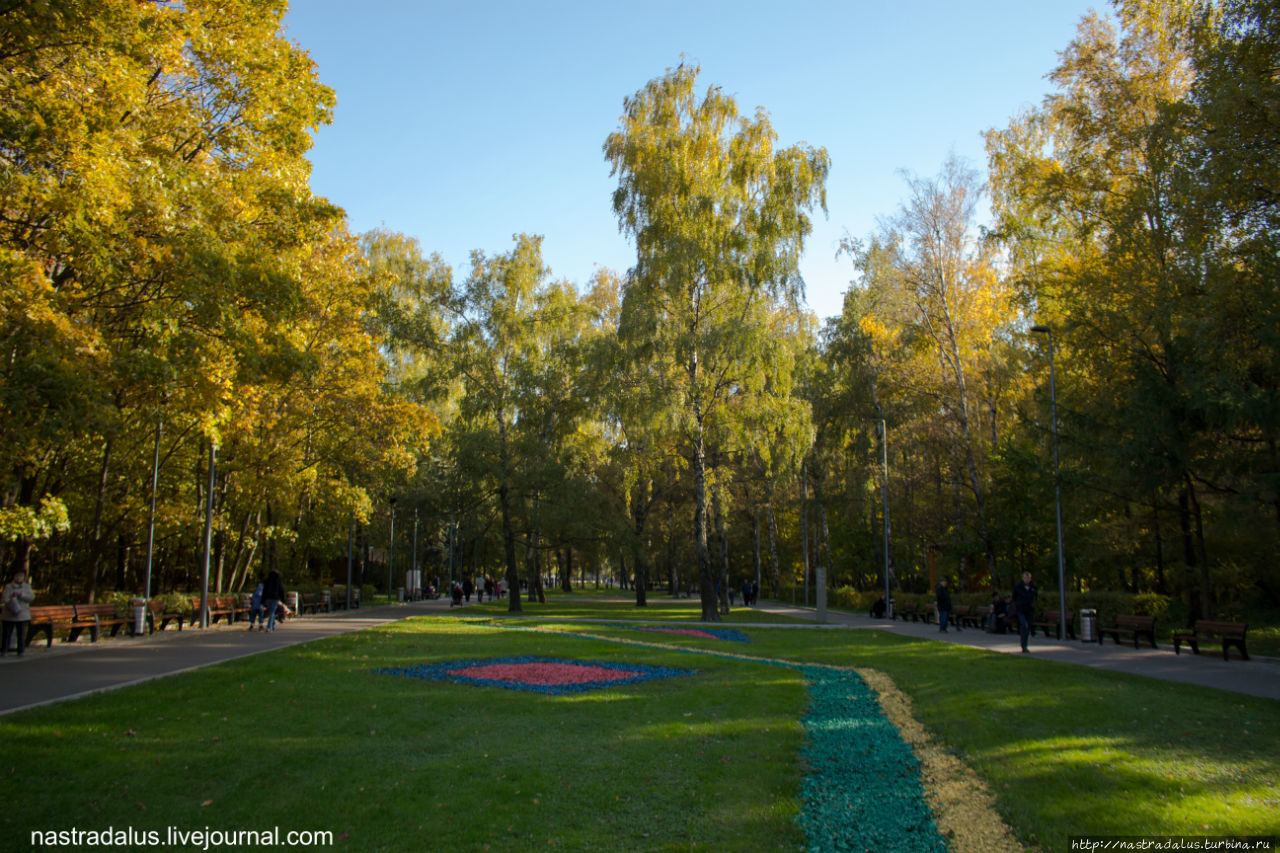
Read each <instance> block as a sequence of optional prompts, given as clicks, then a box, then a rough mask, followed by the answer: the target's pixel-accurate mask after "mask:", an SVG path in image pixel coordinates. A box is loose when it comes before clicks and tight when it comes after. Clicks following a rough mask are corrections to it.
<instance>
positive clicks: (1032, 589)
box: [1013, 572, 1040, 652]
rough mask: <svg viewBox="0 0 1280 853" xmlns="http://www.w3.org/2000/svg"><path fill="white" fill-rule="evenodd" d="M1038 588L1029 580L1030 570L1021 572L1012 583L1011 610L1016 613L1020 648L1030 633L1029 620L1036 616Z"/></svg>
mask: <svg viewBox="0 0 1280 853" xmlns="http://www.w3.org/2000/svg"><path fill="white" fill-rule="evenodd" d="M1039 594H1040V590H1039V589H1037V588H1036V585H1035V584H1034V583H1032V582H1031V572H1023V573H1022V580H1021V581H1019V582H1018V583H1016V584H1014V585H1013V610H1014V612H1015V613H1017V614H1018V636H1019V637H1021V638H1022V650H1023V651H1024V652H1029V651H1031V650H1030V649H1028V648H1027V637H1028V636H1030V634H1031V620H1033V619H1035V618H1036V596H1038V595H1039Z"/></svg>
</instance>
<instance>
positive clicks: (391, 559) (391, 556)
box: [387, 498, 396, 604]
mask: <svg viewBox="0 0 1280 853" xmlns="http://www.w3.org/2000/svg"><path fill="white" fill-rule="evenodd" d="M388 538H389V540H390V541H388V543H387V603H388V604H390V603H391V572H392V568H391V567H392V566H394V565H395V563H396V499H395V498H392V499H391V535H390V537H388Z"/></svg>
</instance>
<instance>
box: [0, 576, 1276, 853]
mask: <svg viewBox="0 0 1280 853" xmlns="http://www.w3.org/2000/svg"><path fill="white" fill-rule="evenodd" d="M505 608H506V603H505V602H496V603H494V604H492V605H490V604H488V603H486V604H485V605H483V606H482V607H477V606H474V605H473V606H471V607H469V608H467V610H466V611H460V612H458V613H457V614H456V615H453V616H432V617H425V618H421V619H414V620H410V621H407V622H402V623H397V624H394V625H392V626H388V627H386V628H383V629H378V630H371V631H364V632H360V633H358V634H349V635H345V636H341V637H336V638H333V639H330V640H325V641H321V642H316V643H311V644H308V645H305V646H299V647H294V648H291V649H286V650H282V651H279V652H273V653H269V654H264V655H259V656H256V657H253V658H249V659H244V660H240V661H233V662H230V663H227V664H223V665H220V666H216V667H210V668H207V669H203V670H199V671H195V672H191V673H185V674H182V675H177V676H173V677H170V678H166V679H163V680H161V681H156V682H151V683H147V684H142V685H138V686H135V687H131V688H125V689H122V690H118V691H113V692H111V693H107V694H102V695H98V696H92V697H88V698H86V699H82V700H78V701H75V702H68V703H63V704H59V705H54V706H50V707H47V708H41V709H34V710H31V711H27V712H22V713H18V714H13V715H9V716H6V717H3V718H0V768H2V769H3V770H4V772H6V773H7V774H8V775H9V777H10V779H18V780H21V783H20V785H18V784H15V785H14V791H15V793H16V794H18V795H19V796H18V797H17V799H16V801H15V800H13V799H12V798H11V802H16V803H17V805H19V808H14V809H7V810H5V811H4V812H3V813H2V814H3V816H0V839H7V840H6V841H0V847H6V848H14V845H15V844H16V846H17V847H18V848H22V847H26V846H27V839H28V836H29V832H30V830H32V829H38V830H52V829H68V828H71V827H78V828H82V829H104V828H106V827H108V826H114V827H116V828H120V827H133V828H135V829H139V830H141V829H148V828H157V829H160V830H161V831H162V832H163V830H164V828H166V827H168V826H175V827H178V828H181V829H185V830H190V829H200V828H203V827H206V826H208V827H211V828H214V829H254V828H260V827H262V826H263V825H264V823H265V824H266V826H267V827H268V828H269V827H271V826H279V827H280V828H281V830H282V831H287V830H290V829H293V830H304V829H319V830H329V831H332V832H333V833H334V836H335V844H334V849H338V850H345V849H350V850H417V849H425V847H430V848H431V849H441V850H484V849H494V850H528V849H535V848H536V849H549V850H597V849H609V850H691V849H712V850H795V849H800V848H801V847H802V846H803V843H804V839H803V837H802V835H801V833H800V830H799V828H798V824H797V821H796V815H797V814H798V812H799V809H800V803H799V800H798V796H799V791H800V785H801V780H802V778H803V773H804V768H803V766H802V764H801V759H800V757H799V756H800V755H801V752H802V749H801V747H802V746H803V743H804V734H803V730H802V728H801V725H800V720H801V718H802V715H803V713H804V710H805V707H806V702H807V699H806V692H805V687H804V683H803V679H802V677H801V675H800V673H799V672H798V671H797V670H795V669H790V668H785V667H778V666H770V665H766V664H761V663H754V662H751V661H744V660H736V659H731V658H726V657H718V656H707V655H704V654H692V653H690V652H686V651H680V650H679V649H682V648H687V649H689V650H690V651H696V650H711V651H715V652H717V653H729V654H735V655H750V656H758V657H764V658H777V659H785V660H789V661H794V662H797V663H828V664H839V665H845V666H869V667H874V668H876V669H879V670H881V671H883V672H885V673H887V674H888V675H889V676H891V677H892V678H893V679H894V680H895V681H896V682H897V684H898V685H899V686H900V687H901V688H902V689H903V690H904V691H905V692H906V693H908V694H909V695H910V696H911V698H912V700H913V701H914V704H915V709H916V714H917V716H918V717H919V718H920V719H921V721H922V722H923V723H924V724H925V725H926V726H927V727H928V728H929V729H930V730H931V731H932V732H933V734H934V736H935V737H936V738H938V739H939V740H940V741H941V742H943V743H944V744H946V745H947V746H948V747H949V748H950V749H951V750H952V751H953V752H955V753H957V754H958V755H960V756H961V757H962V758H963V759H964V760H965V761H966V762H967V763H968V764H969V765H970V766H971V767H973V768H974V769H975V770H976V771H977V772H978V773H979V775H980V776H982V777H983V778H984V779H985V780H986V781H987V783H988V784H989V785H990V786H991V788H992V789H993V792H994V793H995V795H996V799H997V806H998V808H999V810H1000V811H1001V813H1002V815H1003V816H1004V817H1005V819H1006V820H1007V821H1008V822H1009V823H1010V825H1011V826H1012V827H1013V828H1014V830H1015V832H1016V833H1017V835H1018V837H1019V839H1020V840H1021V841H1022V842H1023V843H1025V844H1027V845H1029V846H1035V847H1039V848H1041V849H1044V850H1065V849H1068V848H1069V839H1070V837H1071V836H1072V835H1078V834H1098V835H1143V834H1162V835H1163V834H1211V835H1228V834H1251V835H1276V834H1280V818H1278V817H1277V815H1280V713H1277V712H1278V711H1280V703H1277V702H1274V701H1269V700H1263V699H1255V698H1252V697H1246V696H1240V695H1236V694H1229V693H1224V692H1221V691H1215V690H1210V689H1206V688H1198V687H1193V686H1187V685H1178V684H1170V683H1166V682H1161V681H1156V680H1153V679H1147V678H1141V677H1135V676H1126V675H1121V674H1116V673H1107V672H1100V671H1095V670H1091V669H1086V668H1081V667H1072V666H1067V665H1062V664H1054V663H1052V662H1048V661H1043V660H1036V659H1030V660H1028V659H1026V658H1024V657H1021V656H1011V655H999V654H993V653H987V652H983V651H980V650H976V649H969V648H965V647H960V646H951V645H947V644H941V643H936V642H931V641H928V640H917V639H909V638H902V637H898V636H893V635H889V634H886V633H883V632H873V631H832V630H822V631H807V630H803V631H800V630H778V629H770V628H769V627H767V626H765V625H762V624H759V620H762V619H765V618H767V617H765V615H764V614H761V613H759V612H756V611H734V613H733V614H732V615H731V619H730V620H729V621H730V622H731V624H733V626H734V627H735V629H737V630H741V631H744V632H745V633H748V634H750V635H751V637H752V642H751V643H749V644H743V643H732V642H723V641H709V640H695V639H692V638H687V637H683V636H678V635H669V634H653V633H652V632H640V631H636V630H632V629H629V628H627V627H626V626H623V625H616V624H587V623H585V622H557V623H545V625H546V630H530V629H537V628H539V626H540V625H542V624H544V623H541V622H540V621H539V620H540V619H544V618H547V617H551V616H556V617H571V618H573V617H576V618H579V619H582V618H593V619H618V618H625V617H627V616H631V617H632V618H637V617H638V618H640V619H643V620H644V621H671V622H685V621H690V620H692V619H696V618H697V602H696V601H695V602H689V601H680V602H672V601H670V600H666V599H660V600H655V601H654V602H653V603H652V604H651V606H650V607H649V608H647V609H646V610H645V611H643V612H638V611H637V610H636V609H635V608H634V607H632V606H631V605H630V604H627V603H617V604H607V603H601V602H586V601H580V600H570V599H558V598H552V599H550V600H549V602H548V604H546V605H528V606H527V607H526V617H528V618H524V619H518V620H513V619H507V618H506V610H505ZM486 620H491V624H490V623H486ZM500 626H515V627H518V628H520V629H521V630H509V629H507V628H504V627H500ZM588 634H590V635H599V636H602V637H608V638H612V639H613V640H616V641H622V640H626V641H629V643H643V644H653V645H662V646H665V647H669V648H653V647H649V646H648V645H645V646H641V645H631V644H623V643H621V642H606V641H603V640H599V639H595V638H594V637H593V636H585V635H588ZM512 655H545V656H552V657H566V658H575V659H585V660H594V661H626V662H638V663H645V664H650V665H655V666H664V667H673V668H677V669H685V670H692V671H694V674H692V675H689V676H686V677H681V678H673V679H666V680H658V681H650V682H644V683H642V684H637V685H629V686H625V687H619V688H614V689H611V690H605V691H600V692H593V693H584V694H569V695H563V696H548V695H542V694H535V693H524V692H516V691H509V690H503V689H497V688H474V687H467V686H460V685H455V684H451V683H446V682H436V681H424V680H420V679H413V678H404V677H398V676H391V675H381V674H378V673H375V672H374V670H375V669H378V668H380V667H395V666H408V665H413V664H418V663H431V662H442V661H449V660H456V659H461V658H488V657H506V656H512ZM10 841H12V842H13V843H10ZM424 845H425V847H424Z"/></svg>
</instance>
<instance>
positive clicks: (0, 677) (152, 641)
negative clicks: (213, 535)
mask: <svg viewBox="0 0 1280 853" xmlns="http://www.w3.org/2000/svg"><path fill="white" fill-rule="evenodd" d="M447 610H449V600H448V599H447V598H444V597H441V598H438V599H435V600H433V601H419V602H412V603H408V604H395V605H390V606H384V607H362V608H359V609H355V610H350V611H341V612H336V613H326V614H320V615H317V616H305V617H298V618H295V619H290V620H288V621H287V622H285V623H284V624H282V625H280V626H279V627H278V628H277V629H276V630H275V631H273V632H271V633H269V634H268V633H263V632H260V631H247V630H245V626H244V623H243V622H240V623H236V624H235V625H215V626H213V627H211V628H205V629H200V628H191V627H187V628H186V629H185V630H182V631H176V630H174V629H173V628H172V627H170V628H168V629H167V630H165V631H161V632H158V633H156V634H152V635H151V636H149V637H123V636H122V637H117V638H113V639H104V640H100V641H99V642H97V643H89V642H88V641H87V640H82V641H80V642H78V643H63V642H55V643H54V644H53V646H52V648H46V647H45V645H44V638H43V637H41V638H40V639H39V640H38V641H37V642H36V643H34V644H32V646H31V648H29V649H27V653H26V655H24V656H23V657H21V658H19V657H17V656H16V655H13V654H9V655H7V656H6V657H3V658H0V715H4V714H9V713H12V712H14V711H21V710H24V709H26V708H34V707H38V706H40V705H47V704H49V703H50V702H61V701H64V700H67V699H77V698H79V697H81V696H88V695H89V694H91V693H98V692H101V691H103V690H113V689H115V688H117V687H125V686H127V685H130V684H139V683H141V682H144V681H151V680H152V679H155V678H163V677H165V676H167V675H175V674H177V673H179V672H187V671H189V670H193V669H199V668H200V667H204V666H210V665H212V664H216V663H222V662H223V661H229V660H235V659H236V658H242V657H248V656H249V655H256V654H260V653H262V652H269V651H273V650H275V649H282V648H286V647H288V646H296V645H299V644H301V643H309V642H311V641H312V640H319V639H322V638H324V637H332V636H335V635H338V634H345V633H348V632H351V631H359V630H362V629H364V628H371V627H374V626H376V625H385V624H387V623H388V622H396V621H399V620H401V619H407V618H409V617H410V616H420V615H422V614H425V613H432V612H438V611H447Z"/></svg>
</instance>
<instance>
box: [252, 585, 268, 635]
mask: <svg viewBox="0 0 1280 853" xmlns="http://www.w3.org/2000/svg"><path fill="white" fill-rule="evenodd" d="M255 619H256V620H257V621H258V630H262V629H263V628H264V627H266V624H267V616H266V614H265V613H264V612H263V607H262V584H258V588H257V589H255V590H254V591H253V598H251V599H249V630H250V631H252V630H253V622H254V620H255Z"/></svg>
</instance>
